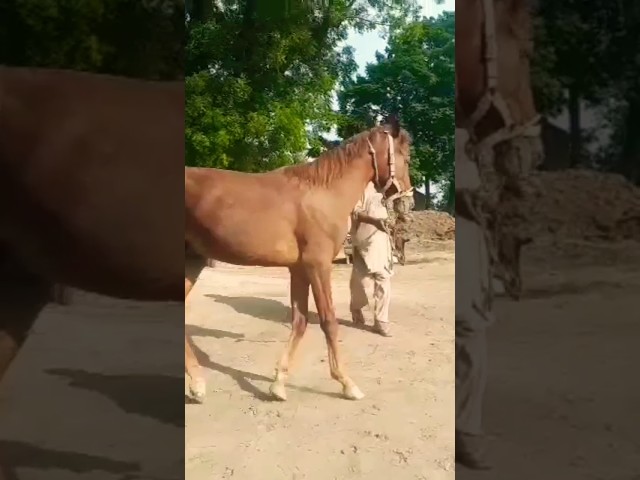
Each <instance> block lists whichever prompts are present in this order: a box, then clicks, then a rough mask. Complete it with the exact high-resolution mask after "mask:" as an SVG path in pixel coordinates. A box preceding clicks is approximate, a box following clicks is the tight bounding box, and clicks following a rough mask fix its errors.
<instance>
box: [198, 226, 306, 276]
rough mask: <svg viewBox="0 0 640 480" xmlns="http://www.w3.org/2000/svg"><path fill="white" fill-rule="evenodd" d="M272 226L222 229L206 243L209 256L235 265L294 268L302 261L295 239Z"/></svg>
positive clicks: (290, 234) (291, 234)
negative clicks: (256, 229)
mask: <svg viewBox="0 0 640 480" xmlns="http://www.w3.org/2000/svg"><path fill="white" fill-rule="evenodd" d="M273 227H274V225H272V226H271V228H270V227H265V228H263V229H261V230H260V231H255V230H254V229H246V231H242V230H240V229H224V228H221V229H220V233H213V234H212V235H211V238H210V239H208V241H207V242H206V243H207V245H206V251H207V252H208V256H210V257H211V258H215V259H216V260H220V261H222V262H227V263H233V264H236V265H256V266H289V265H293V264H294V263H296V262H297V261H298V258H299V248H298V243H297V241H296V238H295V236H294V235H293V233H286V232H283V231H282V230H281V229H278V228H273Z"/></svg>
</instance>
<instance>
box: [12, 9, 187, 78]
mask: <svg viewBox="0 0 640 480" xmlns="http://www.w3.org/2000/svg"><path fill="white" fill-rule="evenodd" d="M183 52H184V7H183V6H182V4H181V2H180V1H178V0H166V1H163V2H151V1H150V2H141V1H139V0H112V1H110V2H104V1H97V0H86V1H82V2H78V1H73V0H57V1H52V0H51V1H47V0H21V1H17V0H13V1H4V2H1V3H0V63H3V64H5V65H18V66H38V67H50V68H65V69H73V70H86V71H92V72H97V73H110V74H115V75H125V76H131V77H139V78H147V79H176V78H180V77H182V73H183V71H184V55H183Z"/></svg>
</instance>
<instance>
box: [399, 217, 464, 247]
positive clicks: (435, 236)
mask: <svg viewBox="0 0 640 480" xmlns="http://www.w3.org/2000/svg"><path fill="white" fill-rule="evenodd" d="M411 217H412V218H411V221H410V222H409V223H408V224H407V225H406V226H404V225H403V229H404V231H405V232H406V235H407V238H410V239H411V240H412V242H414V243H420V242H421V241H426V242H428V241H442V240H453V239H455V236H456V221H455V219H454V218H453V217H452V216H451V215H449V214H448V213H446V212H439V211H435V210H423V211H417V212H412V213H411Z"/></svg>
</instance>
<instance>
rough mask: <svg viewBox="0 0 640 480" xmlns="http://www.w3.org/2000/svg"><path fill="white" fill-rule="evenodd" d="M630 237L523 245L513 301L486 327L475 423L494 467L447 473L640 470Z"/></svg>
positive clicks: (622, 475)
mask: <svg viewBox="0 0 640 480" xmlns="http://www.w3.org/2000/svg"><path fill="white" fill-rule="evenodd" d="M639 246H640V245H638V244H637V243H634V242H629V241H627V242H619V243H601V242H600V243H592V242H587V241H573V242H565V243H562V244H560V243H556V244H539V245H535V246H532V247H530V248H528V249H527V250H526V251H525V254H524V258H523V261H524V281H525V293H524V298H523V299H522V301H521V302H520V303H515V302H511V301H507V300H504V299H501V300H499V301H498V304H497V314H498V322H497V323H496V324H495V325H494V326H493V327H492V328H491V330H490V338H489V341H490V344H489V355H490V375H489V383H488V387H487V397H486V410H485V428H486V433H487V434H488V447H489V452H490V457H491V458H492V461H493V462H494V464H495V468H494V470H493V471H491V472H487V473H472V472H469V471H466V470H464V469H462V468H460V469H458V472H457V478H458V477H459V478H462V479H464V478H487V479H488V478H491V479H504V480H511V479H514V478H519V479H523V480H539V479H543V478H562V479H564V480H574V479H575V480H578V479H580V480H582V479H607V480H612V479H616V480H618V479H619V480H622V479H626V480H631V479H636V478H640V477H638V472H640V443H639V442H638V435H637V433H638V431H640V415H638V413H637V409H638V405H640V385H639V383H638V380H637V378H638V375H637V366H638V365H639V364H640V350H639V349H638V338H639V336H640V324H639V323H638V318H639V314H638V312H640V297H638V289H639V287H640V276H639V275H638V269H639V268H640V248H639Z"/></svg>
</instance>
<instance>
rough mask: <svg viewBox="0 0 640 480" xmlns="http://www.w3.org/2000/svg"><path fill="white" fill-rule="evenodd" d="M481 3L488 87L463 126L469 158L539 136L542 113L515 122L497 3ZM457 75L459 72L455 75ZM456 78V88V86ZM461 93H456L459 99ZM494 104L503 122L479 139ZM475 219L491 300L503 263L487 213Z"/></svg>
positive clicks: (490, 299)
mask: <svg viewBox="0 0 640 480" xmlns="http://www.w3.org/2000/svg"><path fill="white" fill-rule="evenodd" d="M482 7H483V11H484V17H485V18H484V39H485V54H484V60H485V69H486V85H487V87H486V90H485V92H484V95H483V96H482V98H481V99H480V101H479V102H478V105H477V106H476V109H475V111H474V112H473V114H472V115H470V116H469V118H468V119H467V121H466V122H464V124H463V125H462V127H463V128H464V129H465V130H467V132H468V133H469V140H468V142H467V145H466V148H465V149H466V150H467V153H468V154H469V156H470V158H472V156H473V155H474V153H475V154H476V155H479V156H482V155H487V154H491V153H492V152H493V147H495V146H496V145H498V144H500V143H503V142H506V141H509V140H513V139H515V138H523V137H524V138H536V137H540V133H541V127H540V115H535V116H534V117H533V118H532V119H531V120H529V121H528V122H526V123H524V124H522V125H516V124H515V122H514V120H513V117H512V116H511V112H510V111H509V107H508V105H507V102H506V101H505V99H504V97H503V96H502V95H501V94H500V92H499V91H498V44H497V40H496V23H495V5H494V0H482ZM456 77H457V76H456ZM457 84H458V82H457V78H456V88H457ZM457 99H458V95H456V101H457ZM492 107H493V108H494V109H495V110H496V111H497V112H498V113H499V115H500V117H501V119H502V121H503V124H504V125H503V126H502V127H501V128H499V129H498V130H496V131H494V132H492V133H490V134H489V135H487V136H486V137H485V138H483V139H482V140H479V139H478V137H477V136H476V134H475V128H476V126H477V125H478V123H480V121H481V120H482V119H483V118H484V117H485V116H486V115H487V113H488V112H489V110H491V108H492ZM481 163H482V162H478V168H481ZM474 217H476V222H478V224H479V225H480V227H481V231H482V233H483V236H484V240H485V243H486V247H487V253H488V255H489V261H490V265H491V266H490V271H492V273H490V274H489V279H488V291H487V294H488V299H487V301H488V302H489V303H491V301H492V299H493V293H494V292H493V271H495V265H500V264H501V262H500V259H499V258H498V253H497V251H496V249H495V245H494V243H493V239H492V238H491V234H490V233H489V228H488V225H487V222H486V221H485V219H484V217H483V216H482V215H481V214H479V212H475V215H474Z"/></svg>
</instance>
